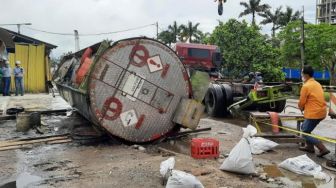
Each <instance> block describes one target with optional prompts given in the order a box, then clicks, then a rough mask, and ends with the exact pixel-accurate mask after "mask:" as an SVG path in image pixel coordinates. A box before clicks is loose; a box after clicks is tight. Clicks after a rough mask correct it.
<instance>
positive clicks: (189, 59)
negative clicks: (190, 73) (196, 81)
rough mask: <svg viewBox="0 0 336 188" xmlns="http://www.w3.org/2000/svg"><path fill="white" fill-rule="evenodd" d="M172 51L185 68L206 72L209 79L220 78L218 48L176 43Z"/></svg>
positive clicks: (220, 60)
mask: <svg viewBox="0 0 336 188" xmlns="http://www.w3.org/2000/svg"><path fill="white" fill-rule="evenodd" d="M174 50H175V51H176V53H177V55H178V56H179V57H180V59H181V60H182V63H183V64H184V66H186V67H187V68H189V69H194V70H199V71H205V72H208V73H209V75H210V76H211V77H217V78H219V77H220V73H219V68H220V66H221V64H222V57H221V53H220V49H219V47H218V46H215V45H205V44H193V43H176V45H175V47H174Z"/></svg>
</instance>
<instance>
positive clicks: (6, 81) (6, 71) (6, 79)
mask: <svg viewBox="0 0 336 188" xmlns="http://www.w3.org/2000/svg"><path fill="white" fill-rule="evenodd" d="M11 73H12V69H11V68H10V66H9V62H8V61H6V62H5V66H4V67H3V68H2V82H3V96H10V91H9V90H10V83H11Z"/></svg>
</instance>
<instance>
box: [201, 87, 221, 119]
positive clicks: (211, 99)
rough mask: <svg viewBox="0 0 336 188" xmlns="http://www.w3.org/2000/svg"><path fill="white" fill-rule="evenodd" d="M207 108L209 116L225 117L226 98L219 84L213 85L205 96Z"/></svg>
mask: <svg viewBox="0 0 336 188" xmlns="http://www.w3.org/2000/svg"><path fill="white" fill-rule="evenodd" d="M204 102H205V108H206V112H207V113H208V115H209V116H212V117H221V116H223V115H224V113H225V112H224V110H225V107H224V96H223V92H222V88H221V86H220V85H218V84H212V85H210V87H209V88H208V91H207V93H206V95H205V99H204Z"/></svg>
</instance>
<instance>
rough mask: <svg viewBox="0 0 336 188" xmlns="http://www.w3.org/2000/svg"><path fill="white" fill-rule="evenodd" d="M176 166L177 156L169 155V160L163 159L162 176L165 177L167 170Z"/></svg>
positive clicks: (161, 165)
mask: <svg viewBox="0 0 336 188" xmlns="http://www.w3.org/2000/svg"><path fill="white" fill-rule="evenodd" d="M174 166H175V158H174V157H169V158H168V159H167V160H165V161H162V162H161V164H160V174H161V175H162V177H165V176H166V175H167V172H169V171H171V170H173V169H174Z"/></svg>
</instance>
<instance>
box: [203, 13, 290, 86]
mask: <svg viewBox="0 0 336 188" xmlns="http://www.w3.org/2000/svg"><path fill="white" fill-rule="evenodd" d="M209 41H210V43H211V44H215V45H217V46H219V47H220V49H221V52H222V55H223V59H224V66H225V67H224V69H226V70H227V72H228V73H229V76H230V77H233V78H239V77H240V78H241V77H242V76H243V75H244V74H247V73H248V72H250V71H259V72H261V73H263V75H264V78H265V81H279V80H282V79H283V78H284V76H283V73H282V71H281V66H280V64H279V61H277V56H278V55H279V51H278V50H277V49H276V48H273V47H272V45H271V44H270V43H269V42H267V40H266V37H264V36H263V35H262V34H261V33H260V31H259V30H258V28H256V27H255V26H249V25H248V24H247V23H246V22H245V21H243V22H239V21H237V20H235V19H231V20H229V21H228V22H227V23H223V22H219V25H218V26H217V27H216V28H215V30H214V31H213V33H212V34H211V36H210V39H209Z"/></svg>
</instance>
